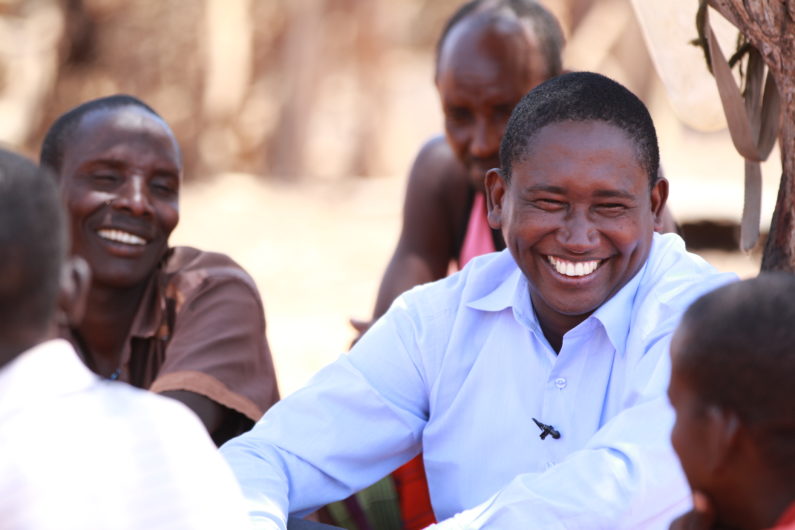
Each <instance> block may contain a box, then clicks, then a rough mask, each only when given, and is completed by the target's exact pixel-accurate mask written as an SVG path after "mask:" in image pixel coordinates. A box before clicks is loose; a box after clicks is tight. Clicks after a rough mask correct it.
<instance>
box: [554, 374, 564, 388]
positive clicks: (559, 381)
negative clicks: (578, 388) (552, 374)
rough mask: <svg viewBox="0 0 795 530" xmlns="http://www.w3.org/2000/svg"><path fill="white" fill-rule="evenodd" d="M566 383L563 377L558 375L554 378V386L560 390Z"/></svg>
mask: <svg viewBox="0 0 795 530" xmlns="http://www.w3.org/2000/svg"><path fill="white" fill-rule="evenodd" d="M566 384H567V383H566V378H565V377H558V378H557V379H555V386H556V387H558V389H560V390H563V389H564V388H566Z"/></svg>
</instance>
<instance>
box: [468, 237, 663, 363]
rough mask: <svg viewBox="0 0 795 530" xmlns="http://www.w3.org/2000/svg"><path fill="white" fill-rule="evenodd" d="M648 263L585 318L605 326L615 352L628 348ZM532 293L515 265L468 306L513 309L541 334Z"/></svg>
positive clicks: (494, 309)
mask: <svg viewBox="0 0 795 530" xmlns="http://www.w3.org/2000/svg"><path fill="white" fill-rule="evenodd" d="M653 244H654V243H653ZM647 263H648V258H647V259H646V262H644V264H643V266H642V267H641V268H640V270H639V271H638V272H637V273H636V274H635V276H633V277H632V279H631V280H630V281H629V282H627V284H626V285H625V286H624V287H622V288H621V289H620V290H619V291H618V292H617V293H616V294H615V295H613V296H612V297H611V298H610V299H609V300H607V301H606V302H605V303H604V304H602V305H601V306H600V307H599V308H598V309H597V310H596V311H595V312H594V313H593V314H592V315H591V316H590V317H588V319H586V321H588V320H590V319H596V320H597V321H598V322H600V323H601V324H602V327H603V328H604V330H605V333H606V334H607V337H608V339H609V340H610V343H611V344H612V345H613V347H614V348H615V349H616V351H619V352H623V351H624V349H625V348H626V343H627V335H628V334H629V324H630V320H631V318H630V317H631V315H632V307H633V304H634V301H635V295H636V293H637V291H638V287H639V286H640V282H641V278H642V277H643V275H644V273H645V271H646V267H647ZM529 293H530V291H529V287H528V284H527V278H525V277H524V275H523V274H522V271H521V270H520V269H519V267H518V266H514V270H513V272H512V273H511V274H510V275H509V276H508V277H507V278H506V279H505V280H503V281H502V282H500V284H498V285H497V286H496V287H495V288H494V289H493V290H491V291H490V292H488V293H487V294H485V295H483V296H481V297H480V298H476V299H475V300H473V301H471V302H469V303H468V304H467V305H468V307H471V308H473V309H479V310H481V311H502V310H503V309H507V308H509V307H510V308H512V309H513V312H514V316H515V318H516V320H517V321H519V322H520V323H522V324H524V325H525V326H526V327H528V328H529V329H531V330H532V331H534V332H536V333H541V327H540V325H539V323H538V318H537V317H536V314H535V311H534V310H533V306H532V304H531V302H530V294H529ZM583 323H584V322H583ZM581 325H582V324H581Z"/></svg>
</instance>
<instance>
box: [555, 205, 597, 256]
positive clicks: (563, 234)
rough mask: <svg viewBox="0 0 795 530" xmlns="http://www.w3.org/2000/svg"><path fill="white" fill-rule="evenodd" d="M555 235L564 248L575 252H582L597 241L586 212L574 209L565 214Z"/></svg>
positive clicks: (586, 250) (595, 232) (592, 225)
mask: <svg viewBox="0 0 795 530" xmlns="http://www.w3.org/2000/svg"><path fill="white" fill-rule="evenodd" d="M557 235H558V241H559V242H560V243H561V244H562V245H563V246H564V248H565V249H566V250H568V251H570V252H573V253H575V254H584V253H586V252H588V251H589V250H591V249H592V248H593V247H594V246H595V245H596V244H597V243H598V242H599V236H598V233H597V230H596V227H595V226H594V224H593V222H592V221H591V220H590V219H589V218H588V214H587V212H582V211H579V210H576V209H575V210H572V211H570V212H568V213H567V214H566V216H565V218H564V220H563V225H562V226H561V227H560V229H559V230H558V232H557Z"/></svg>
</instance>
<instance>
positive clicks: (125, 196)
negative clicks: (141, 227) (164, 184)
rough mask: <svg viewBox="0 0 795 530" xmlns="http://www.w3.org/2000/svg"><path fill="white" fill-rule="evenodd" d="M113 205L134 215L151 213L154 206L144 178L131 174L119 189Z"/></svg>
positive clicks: (141, 215)
mask: <svg viewBox="0 0 795 530" xmlns="http://www.w3.org/2000/svg"><path fill="white" fill-rule="evenodd" d="M113 205H114V206H115V207H116V208H120V209H125V210H127V211H129V212H130V213H132V214H133V215H136V216H140V217H143V216H147V215H153V213H154V208H153V206H152V201H151V199H150V197H149V190H148V188H147V186H146V179H145V178H144V177H143V175H133V176H131V177H129V178H128V179H127V182H126V183H125V185H124V186H122V188H121V189H120V190H119V195H118V197H117V198H116V200H115V201H113Z"/></svg>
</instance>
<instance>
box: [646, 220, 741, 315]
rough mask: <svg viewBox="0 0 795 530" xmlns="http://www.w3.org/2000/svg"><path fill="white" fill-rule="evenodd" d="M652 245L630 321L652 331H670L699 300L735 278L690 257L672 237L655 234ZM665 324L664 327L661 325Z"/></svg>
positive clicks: (701, 259) (733, 275)
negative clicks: (654, 329)
mask: <svg viewBox="0 0 795 530" xmlns="http://www.w3.org/2000/svg"><path fill="white" fill-rule="evenodd" d="M654 238H655V239H654V244H653V245H652V250H651V252H650V253H649V258H648V260H647V262H646V266H645V268H644V271H643V277H642V278H641V282H640V286H639V288H638V292H637V294H636V296H635V300H636V301H635V309H634V313H635V315H634V317H635V318H634V321H635V322H636V323H641V324H642V326H641V327H646V326H652V324H653V323H655V322H656V324H655V325H654V326H652V327H653V328H656V331H660V330H667V329H668V328H669V327H671V328H672V327H674V326H675V325H676V323H677V322H678V320H679V318H680V317H681V315H682V313H684V311H685V310H686V309H687V308H688V307H689V306H690V304H691V303H692V302H693V301H694V300H695V299H697V298H698V297H699V296H701V295H703V294H705V293H707V292H709V291H712V290H713V289H716V288H718V287H720V286H721V285H724V284H726V283H729V282H732V281H736V280H737V275H736V274H733V273H722V272H720V271H718V270H717V269H715V267H713V266H712V265H710V264H709V263H707V261H706V260H704V259H703V258H701V257H700V256H698V255H696V254H693V253H690V252H688V251H687V249H686V248H685V244H684V241H683V240H682V239H681V238H680V237H679V236H676V235H674V234H665V235H660V234H655V236H654ZM666 322H667V324H665V323H666Z"/></svg>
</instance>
